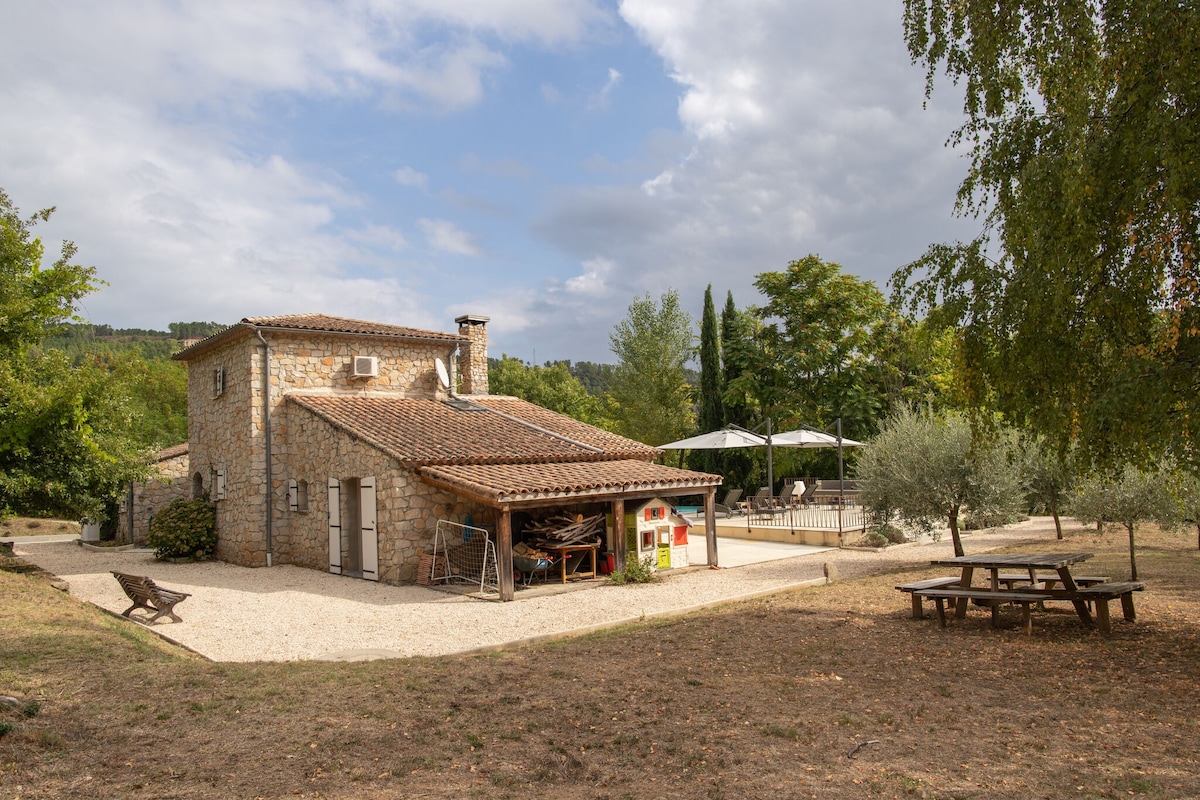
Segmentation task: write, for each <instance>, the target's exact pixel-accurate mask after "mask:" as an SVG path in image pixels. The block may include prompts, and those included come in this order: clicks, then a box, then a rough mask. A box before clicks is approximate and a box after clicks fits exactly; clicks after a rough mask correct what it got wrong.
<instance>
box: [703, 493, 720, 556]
mask: <svg viewBox="0 0 1200 800" xmlns="http://www.w3.org/2000/svg"><path fill="white" fill-rule="evenodd" d="M704 541H705V543H706V544H707V545H708V565H709V566H710V567H715V566H717V487H715V486H710V487H708V489H706V490H705V492H704Z"/></svg>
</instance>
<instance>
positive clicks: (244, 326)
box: [172, 314, 464, 361]
mask: <svg viewBox="0 0 1200 800" xmlns="http://www.w3.org/2000/svg"><path fill="white" fill-rule="evenodd" d="M255 327H259V328H268V329H271V328H274V329H284V330H294V331H310V332H314V333H334V334H345V335H359V336H388V337H394V338H397V339H417V340H422V341H437V342H445V343H447V344H453V343H455V342H460V341H464V339H463V337H461V336H459V335H458V334H457V333H445V332H443V331H427V330H422V329H420V328H407V327H404V326H402V325H385V324H384V323H381V322H366V321H364V320H358V319H345V318H343V317H331V316H328V315H326V314H287V315H283V316H275V317H246V318H245V319H243V320H242V321H241V322H239V323H237V324H236V325H230V326H229V327H228V328H225V329H223V330H220V331H217V332H216V333H214V334H213V335H212V336H209V337H208V338H206V339H201V340H200V341H198V342H196V343H195V344H193V345H191V346H189V347H185V348H183V349H182V350H180V351H179V352H178V353H176V354H175V355H174V356H172V358H175V359H177V360H180V361H187V360H188V359H189V358H191V357H193V356H196V355H199V354H200V353H202V352H204V351H206V350H208V349H210V348H211V347H213V346H214V345H217V344H219V343H221V342H224V341H226V340H229V339H232V338H234V337H236V336H239V335H247V336H248V335H250V332H251V331H253V330H254V328H255Z"/></svg>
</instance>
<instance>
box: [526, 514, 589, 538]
mask: <svg viewBox="0 0 1200 800" xmlns="http://www.w3.org/2000/svg"><path fill="white" fill-rule="evenodd" d="M525 533H526V535H527V536H529V537H530V538H531V539H532V541H533V542H535V543H537V544H544V545H546V544H548V545H551V546H554V545H562V544H591V543H592V542H595V541H597V540H598V539H600V538H603V536H604V515H603V514H597V515H596V516H594V517H584V516H583V515H582V514H576V515H574V516H571V515H568V514H555V515H554V516H551V517H546V518H545V519H542V520H538V521H537V522H534V523H532V524H530V525H529V526H527V527H526V528H525Z"/></svg>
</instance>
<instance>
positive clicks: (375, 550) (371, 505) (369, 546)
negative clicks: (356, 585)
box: [359, 477, 379, 581]
mask: <svg viewBox="0 0 1200 800" xmlns="http://www.w3.org/2000/svg"><path fill="white" fill-rule="evenodd" d="M375 500H376V496H375V478H374V477H368V478H363V479H362V480H361V481H360V482H359V516H360V517H361V518H362V571H363V578H365V579H366V580H369V581H377V580H379V531H378V530H377V529H376V513H377V508H376V504H375Z"/></svg>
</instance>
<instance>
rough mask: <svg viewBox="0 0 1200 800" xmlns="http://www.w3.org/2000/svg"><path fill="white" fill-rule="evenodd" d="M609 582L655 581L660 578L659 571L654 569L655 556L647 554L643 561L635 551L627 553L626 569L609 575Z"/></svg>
mask: <svg viewBox="0 0 1200 800" xmlns="http://www.w3.org/2000/svg"><path fill="white" fill-rule="evenodd" d="M608 580H609V583H615V584H617V585H618V586H620V585H622V584H626V583H654V582H655V581H657V580H658V573H657V572H655V571H654V558H653V557H652V556H646V557H645V558H643V559H642V560H641V561H638V557H637V555H636V554H634V553H627V554H626V555H625V569H624V570H619V571H617V572H614V573H613V574H611V575H609V576H608Z"/></svg>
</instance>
